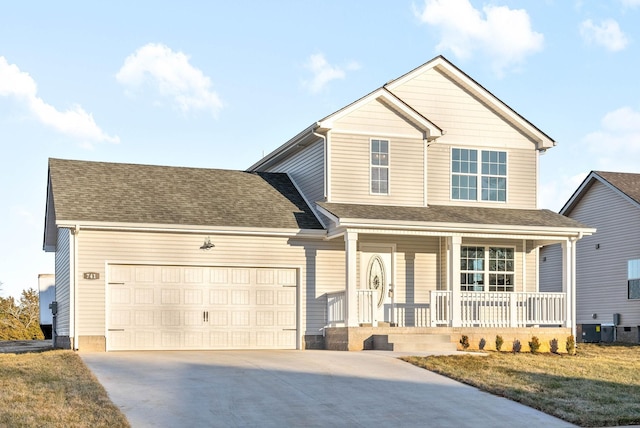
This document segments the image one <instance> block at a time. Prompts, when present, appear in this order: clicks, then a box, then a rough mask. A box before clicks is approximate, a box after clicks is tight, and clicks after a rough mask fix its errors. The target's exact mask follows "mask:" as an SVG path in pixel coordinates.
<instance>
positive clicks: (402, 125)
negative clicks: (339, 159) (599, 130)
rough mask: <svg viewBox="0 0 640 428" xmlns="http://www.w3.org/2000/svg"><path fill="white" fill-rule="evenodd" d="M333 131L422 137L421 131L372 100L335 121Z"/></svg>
mask: <svg viewBox="0 0 640 428" xmlns="http://www.w3.org/2000/svg"><path fill="white" fill-rule="evenodd" d="M333 129H334V130H335V132H340V131H345V130H348V131H350V132H355V133H365V134H368V135H378V134H379V135H406V136H408V137H412V138H420V139H422V137H423V134H422V131H420V130H418V129H416V128H415V127H414V126H413V125H411V124H410V123H409V122H407V121H406V120H405V119H404V118H403V117H402V116H400V115H399V114H398V113H396V112H394V111H393V110H391V109H390V108H389V107H387V106H385V105H384V104H382V103H381V102H380V101H378V100H373V101H371V102H369V103H367V104H365V105H363V106H362V107H360V108H358V109H356V110H354V111H352V112H350V113H349V114H347V115H345V116H344V117H342V118H340V119H338V120H336V121H335V122H334V124H333Z"/></svg>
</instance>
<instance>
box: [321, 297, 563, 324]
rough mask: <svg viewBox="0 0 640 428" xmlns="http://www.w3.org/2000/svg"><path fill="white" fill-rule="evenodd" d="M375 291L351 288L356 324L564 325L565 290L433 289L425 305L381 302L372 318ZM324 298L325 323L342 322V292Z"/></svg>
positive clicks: (343, 308) (344, 320)
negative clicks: (381, 304) (380, 307)
mask: <svg viewBox="0 0 640 428" xmlns="http://www.w3.org/2000/svg"><path fill="white" fill-rule="evenodd" d="M376 294H377V291H376V290H370V289H367V290H362V289H359V290H357V291H356V295H357V326H371V327H378V325H379V324H380V325H384V326H391V327H491V328H496V327H500V328H503V327H512V328H522V327H560V326H567V327H570V325H567V324H568V319H567V310H568V308H567V303H566V294H565V293H540V292H515V291H514V292H491V291H487V292H483V291H440V290H434V291H431V292H430V301H429V303H395V302H393V301H392V302H391V303H388V304H385V305H384V312H383V319H378V314H379V311H378V310H377V305H378V298H377V295H376ZM326 296H327V309H326V311H327V312H326V313H327V326H329V327H344V326H347V314H346V308H347V305H346V298H347V297H346V292H345V291H338V292H334V293H327V295H326Z"/></svg>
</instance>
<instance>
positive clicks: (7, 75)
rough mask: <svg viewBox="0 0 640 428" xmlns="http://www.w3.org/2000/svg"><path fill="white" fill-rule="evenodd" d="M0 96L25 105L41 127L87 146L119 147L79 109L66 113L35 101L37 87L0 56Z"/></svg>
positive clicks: (42, 102) (39, 99)
mask: <svg viewBox="0 0 640 428" xmlns="http://www.w3.org/2000/svg"><path fill="white" fill-rule="evenodd" d="M0 96H3V97H9V96H12V97H15V98H16V99H18V100H19V101H21V102H22V103H24V104H25V106H26V107H27V108H28V109H29V111H30V112H31V113H32V114H33V115H34V116H35V117H36V118H37V119H38V120H39V121H40V122H42V123H43V124H44V125H47V126H49V127H51V128H53V129H55V130H56V131H58V132H60V133H62V134H65V135H69V136H71V137H73V138H77V139H79V140H81V141H82V142H83V143H85V144H86V145H88V146H90V144H91V143H95V142H102V141H105V142H111V143H118V142H120V139H119V138H118V137H117V136H113V137H112V136H109V135H107V134H105V133H104V132H103V131H102V130H101V129H100V127H98V125H97V124H96V122H95V120H94V119H93V116H92V115H91V113H87V112H86V111H85V110H84V109H83V108H82V107H80V106H79V105H75V106H73V107H72V108H70V109H68V110H66V111H59V110H58V109H56V108H55V107H54V106H52V105H51V104H48V103H46V102H45V101H44V100H43V99H42V98H40V97H38V85H37V84H36V82H35V81H34V80H33V78H32V77H31V76H30V75H29V73H27V72H24V71H20V69H19V68H18V66H17V65H15V64H9V63H8V62H7V60H6V58H5V57H3V56H0Z"/></svg>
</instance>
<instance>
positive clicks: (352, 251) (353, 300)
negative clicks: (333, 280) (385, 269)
mask: <svg viewBox="0 0 640 428" xmlns="http://www.w3.org/2000/svg"><path fill="white" fill-rule="evenodd" d="M357 251H358V233H357V232H346V233H345V234H344V253H345V257H346V263H345V267H346V269H345V275H346V278H345V279H346V283H345V284H346V287H345V288H346V292H345V297H346V300H347V302H346V308H345V310H346V314H345V323H346V324H347V327H357V326H358V291H357V284H356V282H357V279H358V276H357V272H356V268H357V258H356V255H357Z"/></svg>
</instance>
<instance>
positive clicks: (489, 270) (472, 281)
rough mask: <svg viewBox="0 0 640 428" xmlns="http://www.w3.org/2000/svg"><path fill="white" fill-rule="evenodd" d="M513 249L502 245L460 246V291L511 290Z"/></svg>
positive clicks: (513, 270) (512, 288) (513, 272)
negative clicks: (486, 288)
mask: <svg viewBox="0 0 640 428" xmlns="http://www.w3.org/2000/svg"><path fill="white" fill-rule="evenodd" d="M514 257H515V251H514V249H513V248H504V247H461V248H460V289H461V290H462V291H486V290H485V284H487V285H488V291H513V290H514V275H515V264H514Z"/></svg>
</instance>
